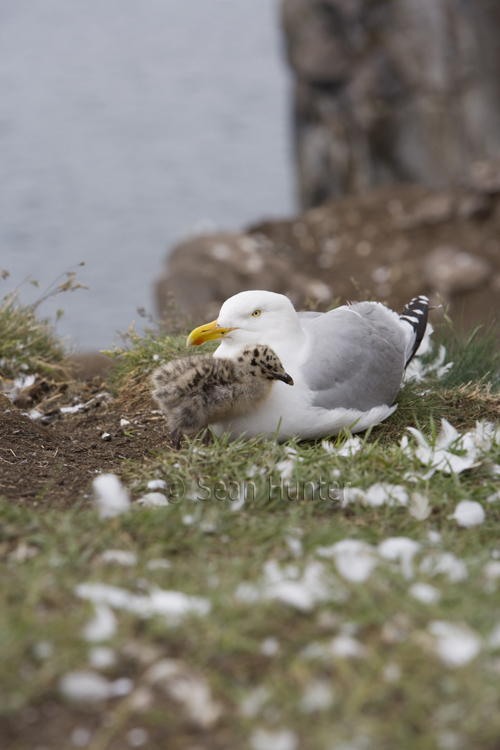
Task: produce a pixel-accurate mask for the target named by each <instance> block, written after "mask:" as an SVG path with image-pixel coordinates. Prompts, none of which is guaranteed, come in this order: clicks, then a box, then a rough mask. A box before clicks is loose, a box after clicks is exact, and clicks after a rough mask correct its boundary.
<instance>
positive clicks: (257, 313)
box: [187, 291, 429, 441]
mask: <svg viewBox="0 0 500 750" xmlns="http://www.w3.org/2000/svg"><path fill="white" fill-rule="evenodd" d="M428 304H429V300H428V299H427V297H423V296H422V297H416V298H415V299H414V300H412V301H411V302H410V303H409V305H407V306H406V308H405V310H404V311H403V313H402V314H401V315H398V313H396V312H393V311H392V310H389V309H388V308H387V307H385V306H384V305H382V304H380V303H378V302H357V303H354V304H350V305H344V306H342V307H338V308H336V309H335V310H330V311H329V312H326V313H320V312H296V311H295V308H294V306H293V305H292V303H291V302H290V300H289V299H288V298H287V297H285V296H284V295H282V294H275V293H274V292H266V291H247V292H241V293H240V294H236V295H235V296H234V297H230V298H229V299H228V300H226V302H224V304H223V305H222V307H221V310H220V313H219V317H218V318H217V320H214V321H213V322H212V323H208V324H206V325H203V326H200V327H199V328H196V329H195V330H194V331H192V332H191V334H190V335H189V337H188V340H187V344H188V346H198V345H200V344H203V343H204V342H206V341H211V340H214V339H220V340H221V344H220V346H219V347H218V349H217V351H216V352H215V354H214V355H213V356H214V357H217V358H221V357H222V358H229V359H235V358H236V357H237V355H238V353H239V352H240V351H241V349H242V347H244V346H251V345H256V344H262V345H266V346H269V347H271V348H272V349H273V350H274V351H275V352H276V354H277V355H278V357H279V359H280V360H281V362H282V364H283V367H284V368H285V370H286V372H287V373H289V374H290V375H291V377H292V378H293V381H294V387H293V388H289V387H288V386H287V385H285V383H281V382H277V383H275V385H274V387H273V389H272V392H271V394H270V396H269V398H268V399H267V400H266V401H265V402H264V403H263V404H262V405H261V406H258V407H257V408H256V409H254V410H252V411H249V412H247V413H245V414H242V415H240V416H237V417H235V418H231V419H226V420H223V421H220V422H217V423H215V424H214V425H213V427H214V431H215V434H216V435H218V436H220V435H223V434H224V433H226V432H229V433H230V435H231V438H232V439H235V438H237V437H239V436H242V435H244V436H245V437H255V436H263V437H273V436H277V437H278V440H280V441H283V440H286V439H288V438H292V437H296V438H299V439H303V440H307V439H313V438H323V437H326V436H328V435H333V434H336V433H338V432H340V431H341V430H342V429H344V428H347V429H349V430H351V432H361V431H362V430H366V429H367V428H368V427H370V426H372V425H375V424H378V423H379V422H382V421H383V420H384V419H386V418H387V417H388V416H390V415H391V414H392V413H393V412H394V411H395V409H396V408H397V406H396V405H394V406H393V405H392V404H393V402H394V399H395V398H396V396H397V394H398V391H399V389H400V386H401V382H402V379H403V374H404V370H405V367H406V366H407V365H408V363H409V361H410V360H411V358H412V357H413V355H414V354H415V352H416V351H417V349H418V347H419V345H420V342H421V340H422V338H423V335H424V333H425V328H426V325H427V311H428Z"/></svg>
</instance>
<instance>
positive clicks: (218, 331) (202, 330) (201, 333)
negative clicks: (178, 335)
mask: <svg viewBox="0 0 500 750" xmlns="http://www.w3.org/2000/svg"><path fill="white" fill-rule="evenodd" d="M235 330H236V329H235V328H222V327H220V326H219V327H218V326H217V321H216V320H213V321H212V322H211V323H206V324H205V325H204V326H199V327H198V328H195V329H194V331H191V333H190V334H189V336H188V338H187V341H186V346H199V345H200V344H204V343H205V341H213V340H214V339H222V338H224V336H225V335H226V334H227V333H230V331H235Z"/></svg>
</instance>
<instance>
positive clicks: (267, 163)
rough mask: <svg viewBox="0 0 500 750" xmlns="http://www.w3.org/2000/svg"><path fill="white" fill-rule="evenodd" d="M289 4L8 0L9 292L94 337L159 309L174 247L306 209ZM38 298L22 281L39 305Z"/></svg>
mask: <svg viewBox="0 0 500 750" xmlns="http://www.w3.org/2000/svg"><path fill="white" fill-rule="evenodd" d="M278 11H279V2H278V0H44V1H43V2H34V0H15V2H13V1H12V0H0V269H1V268H6V269H8V270H9V271H10V272H11V276H10V277H9V279H8V280H7V281H1V280H0V297H2V296H3V294H5V293H6V292H7V291H9V290H10V289H11V288H12V287H14V286H17V285H18V284H19V283H20V282H21V280H22V279H23V278H24V277H25V276H26V275H27V274H31V275H32V277H33V278H35V279H37V280H38V281H39V282H40V284H41V287H42V288H43V287H46V286H48V284H49V283H50V282H51V281H52V280H53V279H54V278H55V277H56V276H58V275H59V274H60V273H61V272H63V271H65V270H67V269H69V268H70V267H71V266H73V265H75V264H77V263H79V262H81V261H85V267H84V268H83V269H79V273H78V279H79V280H80V281H81V282H82V283H84V284H86V285H88V286H89V287H90V290H89V291H81V290H80V291H77V292H74V293H71V294H65V295H62V296H59V297H58V298H56V299H55V300H53V301H49V302H46V303H44V305H43V306H42V308H41V313H43V314H45V315H49V316H53V315H54V314H55V310H56V309H57V308H58V307H63V308H64V310H65V315H64V317H63V318H62V320H61V321H60V322H59V323H58V325H57V330H58V333H59V334H60V335H62V336H68V337H69V343H70V344H71V345H76V346H79V347H80V348H83V349H86V348H104V347H107V346H109V344H110V343H111V341H112V340H119V339H118V337H117V336H116V333H115V332H116V331H124V330H126V329H127V328H128V326H129V325H130V323H131V322H132V321H133V320H134V319H135V320H137V321H138V327H139V328H140V319H139V318H138V316H137V312H136V308H137V307H138V306H144V307H146V308H147V309H149V310H152V309H153V295H152V282H153V280H154V277H155V274H156V273H157V271H158V269H159V268H160V266H161V264H162V261H163V259H164V257H165V256H166V253H167V249H168V248H171V247H172V245H173V244H174V243H175V242H176V241H177V240H178V239H179V238H181V237H183V236H185V235H186V234H187V233H189V232H190V231H192V230H193V227H196V226H199V225H200V224H203V223H204V224H205V225H206V226H207V227H212V228H229V229H238V228H241V227H243V226H244V225H245V224H248V223H250V222H254V221H256V220H259V219H261V218H263V217H270V216H282V215H286V214H288V213H290V211H291V210H292V208H293V174H292V158H291V153H290V138H289V103H288V94H289V91H288V88H289V82H288V74H287V71H286V66H285V63H284V61H283V54H282V49H281V47H282V39H281V34H280V29H279V23H278ZM37 294H38V293H37V292H36V290H35V289H34V288H33V287H32V286H31V285H30V284H29V283H27V284H24V285H23V286H22V300H23V302H25V303H27V302H31V301H33V300H34V299H35V297H36V295H37Z"/></svg>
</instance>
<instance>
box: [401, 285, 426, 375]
mask: <svg viewBox="0 0 500 750" xmlns="http://www.w3.org/2000/svg"><path fill="white" fill-rule="evenodd" d="M428 314H429V298H428V297H426V296H425V295H423V294H422V295H420V296H419V297H414V298H413V299H412V301H411V302H410V303H409V304H408V305H406V307H405V309H404V310H403V312H402V313H401V315H400V316H399V318H400V320H404V321H405V322H406V323H409V324H410V325H411V327H412V328H413V331H414V333H415V342H414V344H413V347H412V350H411V352H410V355H409V357H408V359H407V360H406V364H405V368H406V367H408V365H409V364H410V362H411V361H412V359H413V357H414V356H415V354H416V353H417V351H418V348H419V346H420V344H421V343H422V339H423V338H424V334H425V329H426V328H427V316H428Z"/></svg>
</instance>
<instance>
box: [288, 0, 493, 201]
mask: <svg viewBox="0 0 500 750" xmlns="http://www.w3.org/2000/svg"><path fill="white" fill-rule="evenodd" d="M282 15H283V27H284V31H285V38H286V46H287V51H288V59H289V61H290V65H291V67H292V70H293V73H294V87H295V94H294V99H295V112H294V128H295V148H296V158H297V165H298V173H299V186H300V198H301V202H302V206H303V207H304V208H309V207H312V206H316V205H319V204H321V203H322V202H323V201H325V200H327V199H328V198H332V197H337V196H341V195H345V194H350V193H356V192H360V191H362V190H366V189H367V188H370V187H373V186H375V185H379V184H382V183H385V182H388V181H393V182H400V181H411V182H415V183H420V184H423V185H426V186H427V187H431V188H434V189H438V188H443V187H446V186H447V185H450V184H454V183H457V182H458V181H460V180H462V179H463V178H464V176H465V175H466V173H467V171H468V169H469V167H470V165H471V164H472V163H473V162H474V161H477V160H482V159H491V158H495V157H496V156H498V155H499V154H500V35H499V34H498V29H499V28H500V4H499V3H498V2H496V1H495V0H465V1H463V0H283V3H282Z"/></svg>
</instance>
